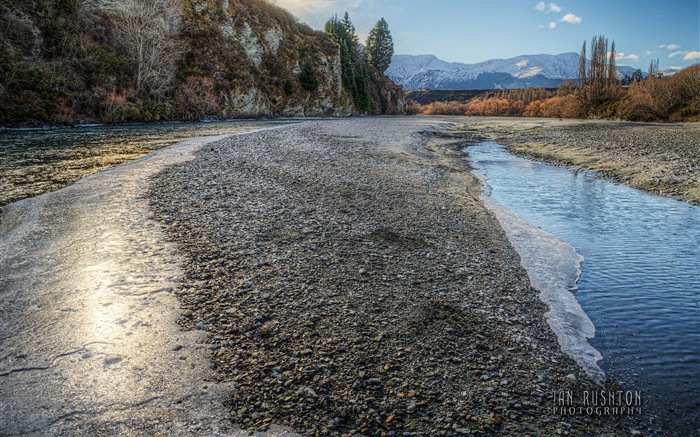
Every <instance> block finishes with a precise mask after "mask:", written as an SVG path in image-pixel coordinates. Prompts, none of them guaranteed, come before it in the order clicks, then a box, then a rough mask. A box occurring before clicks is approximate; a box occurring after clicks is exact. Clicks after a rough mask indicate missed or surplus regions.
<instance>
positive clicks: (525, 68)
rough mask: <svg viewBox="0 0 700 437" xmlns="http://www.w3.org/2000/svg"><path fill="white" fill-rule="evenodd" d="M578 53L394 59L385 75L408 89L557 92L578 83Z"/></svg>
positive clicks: (621, 72)
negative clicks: (467, 61) (477, 59)
mask: <svg viewBox="0 0 700 437" xmlns="http://www.w3.org/2000/svg"><path fill="white" fill-rule="evenodd" d="M580 59H581V57H580V55H579V54H578V53H561V54H559V55H522V56H516V57H515V58H510V59H491V60H488V61H486V62H480V63H477V64H463V63H459V62H446V61H443V60H441V59H438V58H437V57H436V56H434V55H394V56H393V57H392V61H391V65H390V66H389V69H388V70H387V71H386V75H387V76H388V77H389V78H390V79H391V80H393V81H394V82H395V83H397V84H400V85H403V87H404V88H405V89H409V90H415V89H419V88H428V89H434V90H448V89H450V90H470V89H499V88H504V89H509V88H527V87H535V88H538V87H545V88H554V87H556V86H558V85H560V84H561V83H563V82H564V81H566V80H576V77H577V72H578V65H579V60H580ZM617 70H618V76H619V77H620V78H623V77H624V76H625V75H628V76H632V74H633V73H634V71H635V70H636V69H635V68H633V67H625V66H619V67H618V68H617Z"/></svg>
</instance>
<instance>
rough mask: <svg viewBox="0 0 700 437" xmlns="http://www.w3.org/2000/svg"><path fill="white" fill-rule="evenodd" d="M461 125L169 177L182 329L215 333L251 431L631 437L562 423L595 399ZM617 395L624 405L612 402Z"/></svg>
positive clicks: (159, 193) (301, 148)
mask: <svg viewBox="0 0 700 437" xmlns="http://www.w3.org/2000/svg"><path fill="white" fill-rule="evenodd" d="M454 124H455V120H454V119H451V118H440V119H427V120H426V119H419V118H408V117H399V118H381V119H351V120H333V121H330V122H318V121H312V122H309V123H305V124H303V125H296V126H289V127H286V128H284V129H279V130H277V131H263V132H258V133H253V134H242V135H239V136H236V137H233V138H230V139H227V140H225V141H222V142H219V143H215V144H211V145H209V146H207V147H205V148H203V149H202V150H200V152H198V153H197V156H196V158H195V159H194V160H193V161H190V162H188V163H184V164H180V165H177V166H171V167H168V168H167V169H165V170H164V171H163V172H161V173H160V174H158V175H157V176H156V177H155V178H154V179H153V181H152V186H151V189H150V193H149V195H150V199H151V207H152V209H153V210H154V213H155V216H156V218H157V219H158V220H159V221H161V222H162V223H164V224H166V225H167V226H166V228H167V231H166V232H167V234H168V239H169V240H171V241H174V242H176V243H177V245H178V251H179V253H180V255H181V256H182V258H183V259H184V270H185V278H184V279H183V281H182V284H181V285H182V286H181V288H180V290H179V291H178V294H179V298H180V300H181V302H182V303H183V313H182V316H181V317H180V323H181V324H183V325H184V326H186V327H189V328H193V329H198V330H203V331H206V332H207V333H208V340H207V341H208V343H209V344H210V347H211V349H212V360H213V363H214V365H215V367H216V369H217V378H218V379H220V380H221V381H227V382H230V383H233V384H234V385H235V386H236V389H235V390H233V391H232V393H231V394H230V399H229V401H228V403H227V405H228V408H229V409H230V411H231V419H232V421H233V423H234V425H236V426H241V427H243V428H245V429H257V430H265V429H268V428H269V427H270V426H271V425H281V426H288V427H291V428H292V429H293V430H294V431H296V432H300V433H301V434H305V435H310V434H313V433H316V432H319V433H322V434H325V433H333V432H340V433H344V434H345V433H353V432H360V433H365V434H374V433H377V432H379V433H381V432H385V433H388V432H392V431H393V432H402V433H409V435H410V433H418V434H425V433H429V434H443V435H451V434H464V433H475V434H483V433H486V434H488V433H494V432H500V433H510V434H514V433H531V434H538V435H550V434H556V433H570V434H579V433H588V434H590V433H591V432H592V431H593V432H594V433H595V434H605V433H607V434H618V435H619V434H628V433H629V432H630V429H632V428H637V429H638V428H640V427H641V426H642V425H641V424H640V423H639V420H640V419H639V417H634V416H632V417H616V416H598V417H596V416H585V415H584V416H577V415H574V416H569V415H564V416H560V415H557V414H554V412H553V411H552V404H551V403H552V401H553V399H552V393H557V392H571V393H582V392H584V391H586V390H600V387H599V386H597V385H595V383H594V382H593V381H591V380H589V379H588V378H587V376H586V374H585V371H584V370H583V369H582V368H580V367H579V366H578V365H576V364H575V363H574V362H573V360H571V359H570V358H569V357H568V356H566V355H565V354H564V353H563V352H562V351H561V350H560V348H559V345H558V343H557V339H556V336H555V335H554V332H553V331H552V330H551V329H550V327H549V326H548V325H547V322H546V319H545V316H544V313H545V312H546V310H547V307H546V306H545V305H544V304H543V303H542V302H541V301H540V300H539V296H538V292H537V291H536V290H534V289H533V288H531V286H530V284H529V281H528V279H527V274H526V273H525V272H524V270H523V268H522V267H521V266H520V259H519V256H518V255H517V253H516V252H515V250H514V249H513V248H512V246H511V244H510V243H509V241H508V239H507V238H506V236H505V233H504V232H503V230H502V228H501V226H500V224H499V223H498V221H497V220H496V218H495V216H494V215H493V214H492V213H491V212H490V211H488V210H486V207H485V206H484V204H483V202H482V201H481V200H480V199H479V196H480V194H481V188H482V185H481V183H480V182H479V181H478V179H477V178H476V177H475V176H474V175H472V174H471V173H469V170H470V169H471V165H470V164H469V162H468V161H467V159H466V158H465V156H464V155H463V154H462V153H461V152H460V151H459V150H460V149H461V148H463V147H464V144H465V143H466V142H468V141H470V140H469V138H464V137H462V138H460V137H457V136H455V135H454V134H453V133H451V132H449V131H450V129H447V128H449V127H450V126H452V127H454ZM606 389H610V390H613V389H615V387H614V386H610V385H609V386H606Z"/></svg>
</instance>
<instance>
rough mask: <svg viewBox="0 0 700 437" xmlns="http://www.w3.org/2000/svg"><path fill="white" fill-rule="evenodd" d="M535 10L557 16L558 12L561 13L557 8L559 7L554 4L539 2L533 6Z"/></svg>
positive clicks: (559, 8)
mask: <svg viewBox="0 0 700 437" xmlns="http://www.w3.org/2000/svg"><path fill="white" fill-rule="evenodd" d="M535 10H538V11H540V12H544V13H546V14H549V13H550V12H551V13H554V14H558V13H559V12H561V7H559V5H557V4H556V3H545V2H539V3H537V4H536V5H535Z"/></svg>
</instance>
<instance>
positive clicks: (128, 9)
mask: <svg viewBox="0 0 700 437" xmlns="http://www.w3.org/2000/svg"><path fill="white" fill-rule="evenodd" d="M103 4H104V6H105V7H106V9H107V10H108V11H109V12H110V14H111V16H112V19H113V20H114V23H115V26H116V28H117V31H118V33H119V36H120V42H121V44H122V45H123V46H124V48H125V49H126V51H127V53H128V54H129V57H130V58H131V59H130V60H131V62H132V63H133V68H134V87H135V89H136V92H137V93H141V92H147V93H150V94H151V95H152V96H154V97H156V98H160V97H162V96H163V95H164V93H165V92H166V91H167V90H169V89H170V87H171V86H172V83H173V79H174V76H175V64H176V62H177V60H178V59H179V58H180V56H181V55H182V53H183V49H182V46H181V44H180V43H179V41H178V39H177V33H178V29H179V26H180V18H181V16H182V7H181V5H180V2H178V1H176V0H104V1H103Z"/></svg>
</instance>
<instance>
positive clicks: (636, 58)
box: [608, 52, 639, 61]
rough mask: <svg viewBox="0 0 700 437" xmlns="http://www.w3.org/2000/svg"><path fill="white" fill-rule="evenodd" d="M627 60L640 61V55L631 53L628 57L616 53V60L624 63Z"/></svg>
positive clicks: (621, 53)
mask: <svg viewBox="0 0 700 437" xmlns="http://www.w3.org/2000/svg"><path fill="white" fill-rule="evenodd" d="M608 56H610V53H608ZM625 59H629V60H630V61H639V55H636V54H634V53H630V54H629V55H626V54H624V53H623V52H617V53H615V60H618V61H622V60H625Z"/></svg>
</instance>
